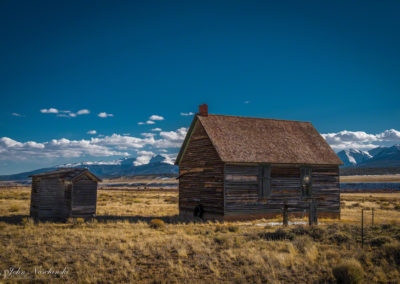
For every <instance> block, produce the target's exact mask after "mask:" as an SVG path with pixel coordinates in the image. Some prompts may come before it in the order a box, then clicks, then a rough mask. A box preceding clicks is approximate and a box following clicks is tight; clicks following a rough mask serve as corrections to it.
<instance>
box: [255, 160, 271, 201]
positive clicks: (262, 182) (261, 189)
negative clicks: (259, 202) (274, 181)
mask: <svg viewBox="0 0 400 284" xmlns="http://www.w3.org/2000/svg"><path fill="white" fill-rule="evenodd" d="M271 191H272V188H271V165H265V164H263V165H259V167H258V198H259V199H266V198H269V197H270V196H271Z"/></svg>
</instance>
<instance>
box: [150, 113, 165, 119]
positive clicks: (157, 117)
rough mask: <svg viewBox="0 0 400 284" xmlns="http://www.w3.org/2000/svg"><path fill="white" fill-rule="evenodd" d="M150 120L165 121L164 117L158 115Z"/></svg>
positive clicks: (154, 115)
mask: <svg viewBox="0 0 400 284" xmlns="http://www.w3.org/2000/svg"><path fill="white" fill-rule="evenodd" d="M149 119H150V120H164V117H162V116H161V115H156V114H153V115H152V116H150V117H149Z"/></svg>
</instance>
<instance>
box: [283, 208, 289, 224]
mask: <svg viewBox="0 0 400 284" xmlns="http://www.w3.org/2000/svg"><path fill="white" fill-rule="evenodd" d="M288 219H289V218H288V205H287V204H286V203H285V204H284V205H283V226H287V225H288V224H289V220H288Z"/></svg>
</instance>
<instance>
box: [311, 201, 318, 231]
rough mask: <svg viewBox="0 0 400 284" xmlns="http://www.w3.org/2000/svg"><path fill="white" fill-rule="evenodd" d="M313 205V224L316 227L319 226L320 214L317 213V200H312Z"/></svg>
mask: <svg viewBox="0 0 400 284" xmlns="http://www.w3.org/2000/svg"><path fill="white" fill-rule="evenodd" d="M312 204H313V211H314V212H313V222H314V224H315V225H318V212H317V203H316V202H315V199H313V200H312Z"/></svg>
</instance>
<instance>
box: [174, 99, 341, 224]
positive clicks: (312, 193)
mask: <svg viewBox="0 0 400 284" xmlns="http://www.w3.org/2000/svg"><path fill="white" fill-rule="evenodd" d="M175 164H176V165H179V177H178V179H179V213H180V215H181V216H193V215H194V216H202V217H204V218H206V219H223V220H232V219H252V218H269V217H275V216H277V215H280V214H282V208H283V207H286V206H287V207H288V208H289V213H291V214H292V215H300V216H302V215H303V214H304V215H307V208H308V206H310V203H311V202H312V203H313V206H314V204H316V207H317V212H318V216H321V217H331V218H340V188H339V165H342V164H343V163H342V161H341V160H340V159H339V157H338V156H337V155H336V153H335V152H334V151H333V150H332V149H331V147H330V146H329V145H328V144H327V142H326V141H325V140H324V139H323V137H322V136H321V135H320V134H319V133H318V131H317V130H316V129H315V128H314V127H313V125H312V124H311V123H310V122H301V121H289V120H278V119H264V118H252V117H239V116H227V115H214V114H208V107H207V105H201V106H200V111H199V113H198V114H196V116H195V117H194V119H193V121H192V124H191V126H190V128H189V131H188V133H187V135H186V138H185V140H184V142H183V145H182V147H181V149H180V152H179V154H178V156H177V159H176V162H175ZM314 202H315V203H314Z"/></svg>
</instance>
